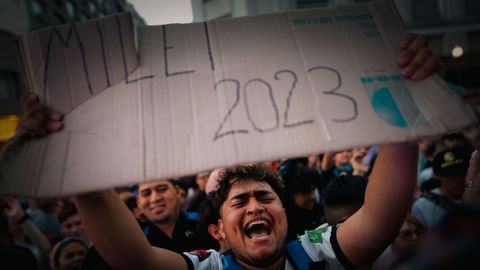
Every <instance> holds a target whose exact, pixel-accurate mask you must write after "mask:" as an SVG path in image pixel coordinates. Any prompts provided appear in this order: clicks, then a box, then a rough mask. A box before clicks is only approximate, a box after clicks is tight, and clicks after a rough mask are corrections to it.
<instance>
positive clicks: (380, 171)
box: [337, 34, 443, 268]
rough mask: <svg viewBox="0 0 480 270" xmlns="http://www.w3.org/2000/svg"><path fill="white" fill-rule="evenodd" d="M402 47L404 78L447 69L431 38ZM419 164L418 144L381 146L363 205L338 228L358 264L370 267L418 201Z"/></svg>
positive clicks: (405, 41) (348, 253)
mask: <svg viewBox="0 0 480 270" xmlns="http://www.w3.org/2000/svg"><path fill="white" fill-rule="evenodd" d="M400 46H401V48H402V49H403V52H402V53H401V54H400V55H399V56H398V65H399V67H400V69H401V72H402V74H403V75H404V77H405V78H408V79H413V80H421V79H424V78H426V77H427V76H429V75H431V74H433V73H435V72H442V70H443V63H442V62H441V61H440V59H439V58H438V57H437V56H435V55H433V54H432V52H431V51H430V50H429V48H428V46H427V39H426V38H424V37H419V36H416V35H414V34H407V35H405V37H404V39H403V41H402V43H401V45H400ZM417 163H418V147H417V146H416V145H415V146H414V145H411V144H409V143H403V144H392V145H384V146H381V147H380V151H379V154H378V157H377V159H376V161H375V165H374V168H373V171H372V174H371V176H370V179H369V183H368V186H367V190H366V193H365V203H364V205H363V206H362V208H360V210H358V211H357V212H356V213H355V214H354V215H352V216H351V217H350V218H349V219H347V220H346V221H345V223H344V224H342V225H341V226H340V227H339V228H338V231H337V239H338V243H339V245H340V248H341V249H342V251H343V252H344V254H345V255H346V256H347V258H348V259H349V260H350V262H352V263H353V265H354V266H355V267H356V268H361V267H367V268H368V267H370V266H371V264H372V262H373V261H374V260H375V259H376V257H377V256H378V255H380V253H381V252H382V251H383V250H384V249H385V248H386V247H387V246H388V244H389V243H390V242H391V241H392V240H393V239H394V237H395V235H396V233H397V232H398V230H399V229H400V227H401V224H402V222H403V220H404V218H405V216H406V214H407V212H408V210H409V209H410V206H411V203H412V200H413V192H414V189H415V183H416V179H417V175H416V174H417Z"/></svg>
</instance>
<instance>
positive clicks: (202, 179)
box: [195, 172, 210, 191]
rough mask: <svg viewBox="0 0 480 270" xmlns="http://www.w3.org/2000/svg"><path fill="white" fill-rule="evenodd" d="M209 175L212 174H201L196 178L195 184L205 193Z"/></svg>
mask: <svg viewBox="0 0 480 270" xmlns="http://www.w3.org/2000/svg"><path fill="white" fill-rule="evenodd" d="M209 175H210V172H201V173H199V174H197V175H196V176H195V183H196V184H197V186H198V188H199V189H200V190H201V191H205V186H206V185H207V181H208V176H209Z"/></svg>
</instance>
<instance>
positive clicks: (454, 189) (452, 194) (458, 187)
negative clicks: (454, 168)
mask: <svg viewBox="0 0 480 270" xmlns="http://www.w3.org/2000/svg"><path fill="white" fill-rule="evenodd" d="M440 181H441V183H442V184H441V190H442V193H443V194H444V195H445V196H447V197H449V198H452V199H458V200H459V199H461V198H462V196H463V192H464V191H465V175H457V176H448V177H447V176H440Z"/></svg>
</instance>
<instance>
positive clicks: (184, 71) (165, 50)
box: [162, 25, 194, 77]
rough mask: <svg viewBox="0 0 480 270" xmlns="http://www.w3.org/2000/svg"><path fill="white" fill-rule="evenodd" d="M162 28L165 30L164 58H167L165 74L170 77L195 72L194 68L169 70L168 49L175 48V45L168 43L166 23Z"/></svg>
mask: <svg viewBox="0 0 480 270" xmlns="http://www.w3.org/2000/svg"><path fill="white" fill-rule="evenodd" d="M162 30H163V31H162V32H163V58H164V60H165V76H167V77H170V76H175V75H181V74H187V73H193V72H194V70H182V71H176V72H172V73H170V72H169V70H168V53H167V50H170V49H173V48H175V47H173V46H168V45H167V27H166V26H165V25H163V26H162Z"/></svg>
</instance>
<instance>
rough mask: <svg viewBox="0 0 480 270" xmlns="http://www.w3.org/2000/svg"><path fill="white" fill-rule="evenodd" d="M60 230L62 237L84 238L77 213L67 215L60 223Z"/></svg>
mask: <svg viewBox="0 0 480 270" xmlns="http://www.w3.org/2000/svg"><path fill="white" fill-rule="evenodd" d="M60 232H61V233H62V235H63V236H64V237H78V238H84V237H85V232H84V229H83V224H82V221H81V220H80V215H79V214H74V215H71V216H69V217H68V218H67V219H66V220H65V221H64V222H62V224H60Z"/></svg>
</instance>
